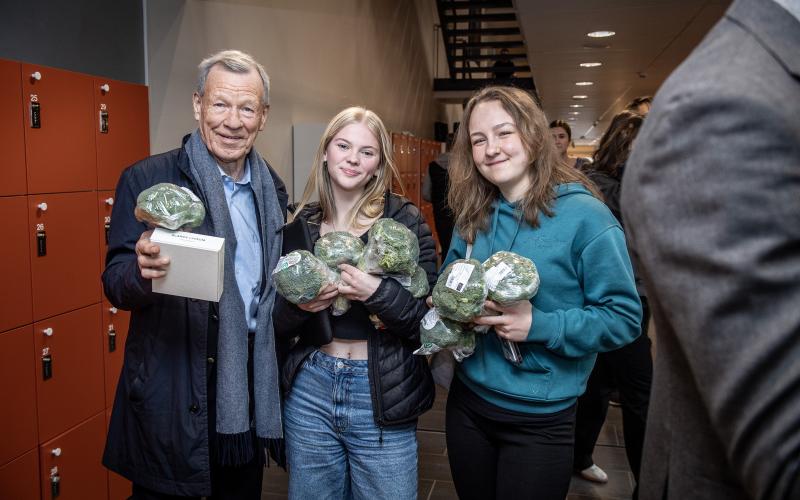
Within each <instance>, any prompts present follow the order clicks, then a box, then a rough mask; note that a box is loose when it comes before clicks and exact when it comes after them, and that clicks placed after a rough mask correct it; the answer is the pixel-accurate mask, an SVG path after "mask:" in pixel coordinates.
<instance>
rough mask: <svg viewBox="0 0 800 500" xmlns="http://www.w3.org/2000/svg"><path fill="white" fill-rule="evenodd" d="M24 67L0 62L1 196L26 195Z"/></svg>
mask: <svg viewBox="0 0 800 500" xmlns="http://www.w3.org/2000/svg"><path fill="white" fill-rule="evenodd" d="M21 71H22V65H21V64H20V63H17V62H13V61H4V60H0V109H2V110H3V119H2V120H0V137H2V138H3V182H2V183H0V196H8V195H11V194H25V193H26V192H27V181H26V179H25V132H24V128H23V120H22V81H21V80H20V78H21V76H20V75H21V74H22V73H21Z"/></svg>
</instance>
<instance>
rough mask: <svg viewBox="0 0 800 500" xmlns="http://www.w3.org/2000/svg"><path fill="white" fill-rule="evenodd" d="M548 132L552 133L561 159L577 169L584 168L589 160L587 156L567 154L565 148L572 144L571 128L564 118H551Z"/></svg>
mask: <svg viewBox="0 0 800 500" xmlns="http://www.w3.org/2000/svg"><path fill="white" fill-rule="evenodd" d="M550 133H551V134H552V135H553V140H554V141H556V149H557V150H558V152H559V154H560V155H561V159H562V160H564V161H565V162H567V164H568V165H569V166H571V167H573V168H577V169H579V170H583V169H585V168H586V167H587V166H588V165H589V164H590V163H592V162H591V160H589V159H588V158H583V157H581V156H578V157H574V158H573V157H572V156H569V155H568V154H567V150H568V149H569V147H570V145H571V144H572V129H571V128H570V127H569V125H568V124H567V122H565V121H564V120H553V121H552V122H550Z"/></svg>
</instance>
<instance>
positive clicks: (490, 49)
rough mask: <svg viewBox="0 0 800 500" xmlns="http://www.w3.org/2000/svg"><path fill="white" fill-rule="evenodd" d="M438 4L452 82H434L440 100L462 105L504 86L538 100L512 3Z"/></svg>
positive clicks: (466, 0) (441, 0)
mask: <svg viewBox="0 0 800 500" xmlns="http://www.w3.org/2000/svg"><path fill="white" fill-rule="evenodd" d="M436 4H437V8H438V11H439V21H440V23H441V32H442V38H443V40H444V46H445V52H446V54H447V66H448V68H449V70H450V78H436V79H434V81H433V90H434V94H435V95H436V97H437V98H440V99H443V100H449V101H460V100H462V99H465V98H467V97H469V96H470V95H471V94H472V93H473V92H474V91H475V90H477V89H480V88H482V87H485V86H486V85H489V84H503V85H513V86H515V87H520V88H523V89H526V90H528V91H530V92H531V93H532V94H533V95H534V97H535V98H536V99H537V100H538V95H537V93H536V85H535V83H534V81H533V75H532V73H531V67H530V64H529V63H528V55H527V50H526V47H525V41H524V40H523V38H522V32H521V31H520V27H519V22H518V21H517V15H516V13H515V12H514V5H513V4H512V2H511V0H437V1H436ZM501 51H502V52H503V53H501ZM498 61H501V62H500V63H499V64H498Z"/></svg>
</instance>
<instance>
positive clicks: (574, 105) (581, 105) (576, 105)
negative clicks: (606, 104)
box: [569, 104, 583, 108]
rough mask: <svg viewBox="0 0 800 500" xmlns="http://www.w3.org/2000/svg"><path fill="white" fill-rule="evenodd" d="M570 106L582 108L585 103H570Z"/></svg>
mask: <svg viewBox="0 0 800 500" xmlns="http://www.w3.org/2000/svg"><path fill="white" fill-rule="evenodd" d="M569 107H570V108H582V107H583V104H570V105H569Z"/></svg>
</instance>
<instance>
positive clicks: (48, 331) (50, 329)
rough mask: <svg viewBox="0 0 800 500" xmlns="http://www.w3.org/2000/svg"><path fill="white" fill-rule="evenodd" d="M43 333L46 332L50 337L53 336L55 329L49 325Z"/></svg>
mask: <svg viewBox="0 0 800 500" xmlns="http://www.w3.org/2000/svg"><path fill="white" fill-rule="evenodd" d="M42 333H44V334H45V335H46V336H48V337H52V336H53V329H52V328H49V327H48V328H45V329H44V330H42Z"/></svg>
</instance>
